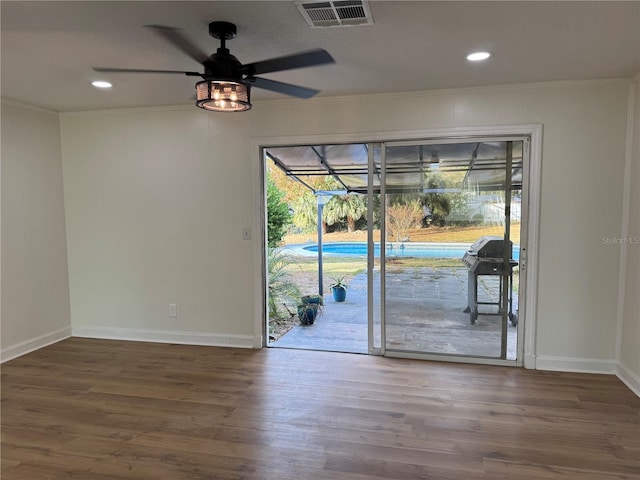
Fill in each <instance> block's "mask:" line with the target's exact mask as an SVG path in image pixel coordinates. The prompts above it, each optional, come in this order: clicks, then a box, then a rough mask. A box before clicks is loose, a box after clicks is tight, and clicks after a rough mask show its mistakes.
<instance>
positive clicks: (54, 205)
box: [1, 100, 71, 361]
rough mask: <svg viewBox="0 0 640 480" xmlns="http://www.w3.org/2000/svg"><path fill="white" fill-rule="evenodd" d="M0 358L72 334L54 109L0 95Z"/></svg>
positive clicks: (59, 159) (7, 357)
mask: <svg viewBox="0 0 640 480" xmlns="http://www.w3.org/2000/svg"><path fill="white" fill-rule="evenodd" d="M1 283H2V328H1V332H2V341H1V346H2V354H1V358H2V360H3V361H4V360H8V359H10V358H13V357H16V356H18V355H22V354H24V353H27V352H29V351H31V350H34V349H36V348H40V347H42V346H44V345H47V344H49V343H52V342H55V341H58V340H60V339H62V338H66V337H68V336H69V335H70V334H71V320H70V313H69V281H68V275H67V246H66V240H65V219H64V203H63V188H62V160H61V155H60V128H59V121H58V114H57V113H54V112H48V111H44V110H36V109H33V108H30V107H24V106H20V105H17V104H13V103H10V102H7V101H5V100H3V101H2V281H1Z"/></svg>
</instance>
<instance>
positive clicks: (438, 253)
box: [287, 242, 520, 260]
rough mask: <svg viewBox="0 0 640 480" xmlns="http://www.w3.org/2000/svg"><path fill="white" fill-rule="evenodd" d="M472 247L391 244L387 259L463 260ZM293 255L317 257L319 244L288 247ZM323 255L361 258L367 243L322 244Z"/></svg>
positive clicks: (515, 248) (516, 253)
mask: <svg viewBox="0 0 640 480" xmlns="http://www.w3.org/2000/svg"><path fill="white" fill-rule="evenodd" d="M470 246H471V244H470V243H418V242H412V243H400V244H398V243H395V242H394V243H389V244H388V245H387V250H386V255H387V257H420V258H462V256H463V255H464V254H465V252H466V251H467V250H468V249H469V247H470ZM287 249H288V250H290V251H291V253H294V254H297V255H303V256H307V257H308V256H316V255H317V254H318V245H317V244H307V245H291V246H288V247H287ZM374 252H375V253H374V254H375V256H380V244H379V243H375V244H374ZM322 254H323V255H327V256H334V257H337V256H342V257H359V256H365V255H366V254H367V244H366V243H365V242H332V243H323V244H322ZM519 257H520V248H519V246H518V245H514V246H513V258H514V259H515V260H518V259H519Z"/></svg>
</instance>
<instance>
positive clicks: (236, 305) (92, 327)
mask: <svg viewBox="0 0 640 480" xmlns="http://www.w3.org/2000/svg"><path fill="white" fill-rule="evenodd" d="M627 87H628V82H625V81H608V82H579V83H573V84H569V83H565V84H546V85H523V86H514V87H495V88H483V89H475V90H457V91H442V92H431V93H417V94H406V95H397V96H393V97H389V96H365V97H351V98H340V99H314V100H311V101H306V102H302V101H288V100H287V101H282V102H264V103H259V104H256V105H255V106H254V109H253V110H252V111H250V112H247V113H243V114H239V115H223V116H220V115H215V114H207V113H205V112H202V111H198V110H197V109H195V108H193V107H185V108H177V109H153V110H142V111H120V112H97V113H96V112H93V113H91V112H86V113H73V114H63V115H62V121H61V126H62V140H63V161H64V181H65V202H66V203H65V205H66V213H67V237H68V245H69V274H70V287H71V303H72V324H73V331H74V334H76V333H77V334H86V335H104V336H110V337H119V338H147V339H152V338H156V339H171V340H174V341H175V340H177V341H181V340H184V341H191V340H194V339H198V338H199V339H200V341H201V343H214V344H215V343H225V344H246V345H251V344H256V343H259V339H255V338H252V336H253V335H254V328H253V325H254V320H255V315H256V314H255V312H256V311H257V310H258V309H257V305H256V302H259V297H258V296H257V295H256V293H255V292H254V289H253V287H254V282H255V279H256V278H259V277H260V275H261V271H260V262H259V259H258V258H254V257H255V254H254V252H256V251H259V243H256V242H260V239H259V238H258V235H257V233H258V232H254V237H253V240H252V241H251V242H247V241H242V240H241V228H242V226H245V225H252V226H254V227H256V226H257V225H259V219H258V218H257V216H256V212H257V211H258V209H257V208H256V204H257V203H258V202H260V201H261V200H260V198H259V195H258V192H257V191H256V188H255V186H256V185H258V184H259V182H258V181H257V180H256V179H257V178H258V177H259V175H260V170H259V168H260V166H259V161H258V158H257V155H256V152H254V151H253V149H252V148H251V146H252V144H253V143H254V142H256V141H259V138H258V140H256V137H277V136H298V135H303V136H305V135H313V134H325V135H327V134H343V133H353V134H361V135H362V136H363V139H367V138H366V137H367V136H370V135H372V134H373V133H375V132H381V131H384V132H392V131H403V130H424V129H432V128H445V127H474V126H488V125H512V124H533V123H541V124H543V125H544V142H543V170H542V205H541V227H540V232H538V233H539V235H540V264H539V274H540V276H539V301H538V319H537V324H538V330H537V333H536V341H537V355H538V365H539V366H541V367H542V368H563V369H575V370H589V371H603V372H613V371H614V369H615V357H616V351H615V349H616V333H615V332H616V309H617V304H618V272H619V270H618V269H619V254H620V251H619V250H620V249H619V248H617V247H615V246H614V247H612V246H609V245H603V243H602V238H603V237H606V236H613V235H616V234H617V232H620V231H621V221H622V220H621V218H622V213H621V205H622V193H621V192H622V186H623V180H622V179H623V171H624V162H625V135H626V107H627ZM170 302H176V303H178V304H179V318H178V320H177V321H176V320H169V319H167V304H168V303H170Z"/></svg>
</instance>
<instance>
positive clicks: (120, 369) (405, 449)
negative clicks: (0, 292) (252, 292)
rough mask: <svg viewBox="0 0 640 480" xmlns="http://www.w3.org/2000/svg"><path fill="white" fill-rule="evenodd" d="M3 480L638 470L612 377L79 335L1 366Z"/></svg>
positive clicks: (304, 478) (637, 449) (630, 426)
mask: <svg viewBox="0 0 640 480" xmlns="http://www.w3.org/2000/svg"><path fill="white" fill-rule="evenodd" d="M1 416H2V432H1V433H2V479H3V480H14V479H15V480H18V479H19V480H29V479H37V480H41V479H42V480H44V479H47V480H54V479H87V480H106V479H163V480H164V479H171V480H182V479H185V480H187V479H189V480H205V479H206V480H211V479H260V480H264V479H277V480H294V479H295V480H312V479H313V480H315V479H323V480H325V479H326V480H356V479H357V480H364V479H397V480H404V479H412V480H415V479H429V480H433V479H443V480H458V479H462V480H480V479H482V480H500V479H509V480H514V479H515V480H527V479H535V480H548V479H556V478H557V479H580V480H610V479H611V480H613V479H615V480H620V479H639V478H640V399H639V398H638V397H637V396H635V395H634V394H633V393H632V392H631V391H630V390H629V389H628V388H627V387H625V386H624V385H623V384H622V383H621V382H620V381H619V380H618V379H617V378H616V377H614V376H607V375H585V374H570V373H549V372H533V371H527V370H523V369H516V368H506V367H483V366H471V365H459V364H445V363H430V362H422V361H413V360H403V359H389V358H380V357H373V356H366V355H350V354H340V353H327V352H311V351H296V350H284V349H265V350H260V351H254V350H241V349H232V348H211V347H197V346H184V345H163V344H151V343H137V342H120V341H107V340H89V339H80V338H72V339H68V340H65V341H63V342H60V343H57V344H55V345H51V346H49V347H47V348H44V349H42V350H39V351H36V352H34V353H31V354H29V355H26V356H23V357H20V358H18V359H15V360H13V361H10V362H7V363H5V364H4V365H2V412H1Z"/></svg>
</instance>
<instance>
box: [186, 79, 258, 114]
mask: <svg viewBox="0 0 640 480" xmlns="http://www.w3.org/2000/svg"><path fill="white" fill-rule="evenodd" d="M250 94H251V87H249V86H248V85H245V84H243V83H239V82H227V81H217V80H205V81H203V82H198V83H196V105H197V106H198V107H200V108H204V109H205V110H211V111H214V112H244V111H245V110H249V109H250V108H251V101H250Z"/></svg>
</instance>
